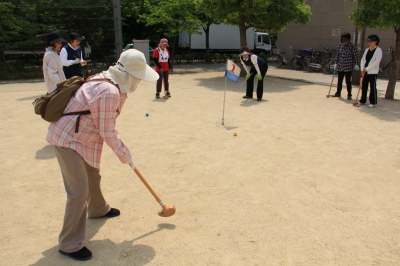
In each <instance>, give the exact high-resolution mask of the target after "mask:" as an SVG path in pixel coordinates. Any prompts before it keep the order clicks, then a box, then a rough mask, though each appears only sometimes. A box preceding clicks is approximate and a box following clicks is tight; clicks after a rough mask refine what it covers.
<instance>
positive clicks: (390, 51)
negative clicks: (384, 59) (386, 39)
mask: <svg viewBox="0 0 400 266" xmlns="http://www.w3.org/2000/svg"><path fill="white" fill-rule="evenodd" d="M386 52H387V53H391V56H392V59H391V60H390V62H389V63H388V64H387V65H386V66H381V67H380V68H379V72H380V73H382V72H383V70H385V69H387V70H388V74H389V76H390V74H391V73H392V66H393V62H394V50H393V47H392V46H390V48H389V49H387V50H386ZM397 79H399V80H400V69H399V74H398V75H397Z"/></svg>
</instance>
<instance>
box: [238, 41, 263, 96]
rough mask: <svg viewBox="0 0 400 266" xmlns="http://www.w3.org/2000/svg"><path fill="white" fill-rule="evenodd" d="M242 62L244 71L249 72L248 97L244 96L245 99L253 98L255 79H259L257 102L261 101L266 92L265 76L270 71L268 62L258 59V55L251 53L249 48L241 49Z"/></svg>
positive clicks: (247, 76) (247, 77)
mask: <svg viewBox="0 0 400 266" xmlns="http://www.w3.org/2000/svg"><path fill="white" fill-rule="evenodd" d="M239 52H240V61H241V62H242V65H243V67H244V69H245V70H246V72H247V75H246V79H247V88H246V95H245V96H243V98H244V99H249V98H253V90H254V88H253V87H254V77H255V76H256V77H257V80H258V83H257V101H261V99H262V96H263V92H264V76H265V74H266V73H267V70H268V64H267V62H266V61H265V60H264V59H262V58H261V57H258V56H257V55H255V54H253V53H251V50H250V48H249V47H247V46H243V47H242V48H240V51H239Z"/></svg>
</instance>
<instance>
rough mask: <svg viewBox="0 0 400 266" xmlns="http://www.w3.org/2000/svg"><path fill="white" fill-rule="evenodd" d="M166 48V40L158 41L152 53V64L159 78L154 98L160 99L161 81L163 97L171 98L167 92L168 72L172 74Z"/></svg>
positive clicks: (169, 57)
mask: <svg viewBox="0 0 400 266" xmlns="http://www.w3.org/2000/svg"><path fill="white" fill-rule="evenodd" d="M167 47H168V40H167V39H165V38H163V39H161V40H160V43H159V44H158V47H157V48H156V49H154V52H153V60H154V64H155V65H156V71H157V73H158V75H159V76H160V78H159V79H158V81H157V86H156V98H160V93H161V87H162V82H163V80H164V91H165V96H167V97H171V93H170V92H169V81H168V74H169V72H172V66H171V55H170V53H169V51H168V49H167Z"/></svg>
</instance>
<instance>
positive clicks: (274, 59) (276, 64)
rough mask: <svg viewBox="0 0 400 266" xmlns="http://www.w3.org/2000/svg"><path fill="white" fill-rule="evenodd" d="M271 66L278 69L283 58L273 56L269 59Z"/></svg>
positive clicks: (276, 55)
mask: <svg viewBox="0 0 400 266" xmlns="http://www.w3.org/2000/svg"><path fill="white" fill-rule="evenodd" d="M270 60H271V62H272V65H273V66H274V67H276V68H280V67H281V66H282V65H283V58H282V56H281V55H278V54H274V55H272V56H271V57H270Z"/></svg>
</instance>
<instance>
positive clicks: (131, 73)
mask: <svg viewBox="0 0 400 266" xmlns="http://www.w3.org/2000/svg"><path fill="white" fill-rule="evenodd" d="M158 78H159V76H158V74H157V73H156V72H155V71H154V70H153V69H152V68H151V67H150V66H148V65H147V63H146V59H145V57H144V54H143V53H141V52H140V51H138V50H135V49H130V50H128V51H125V52H123V53H122V54H121V56H120V58H119V60H118V62H117V64H116V65H115V66H111V67H110V68H109V69H108V70H107V71H104V72H102V73H100V74H98V75H95V76H93V77H91V78H90V79H91V80H98V82H88V83H84V84H83V85H82V87H81V88H79V89H78V90H77V92H76V94H75V96H73V97H72V98H71V100H70V101H69V103H68V105H67V107H66V109H65V111H64V112H65V113H71V112H81V111H88V114H87V115H82V116H79V115H76V116H74V115H72V116H63V117H61V118H60V119H59V120H58V121H57V122H53V123H51V124H50V126H49V131H48V135H47V141H48V142H49V143H50V144H51V145H53V147H54V151H55V154H56V156H57V159H58V163H59V165H60V169H61V173H62V176H63V180H64V186H65V190H66V192H67V202H66V208H65V216H64V224H63V227H62V230H61V233H60V235H59V252H60V253H61V254H63V255H66V256H69V257H71V258H72V259H75V260H88V259H90V258H91V257H92V252H91V251H90V250H89V249H87V248H86V247H85V246H84V245H83V244H82V242H83V240H84V238H85V227H86V218H87V216H88V217H89V218H111V217H115V216H118V215H120V211H119V210H118V209H115V208H111V207H110V205H109V204H108V203H107V202H106V201H105V199H104V197H103V194H102V192H101V189H100V180H101V176H100V158H101V153H102V149H103V143H104V142H106V143H107V145H108V146H109V147H110V148H111V149H112V150H113V151H114V153H115V154H116V155H117V156H118V158H119V160H120V161H121V162H122V163H126V164H129V166H130V167H131V168H132V169H134V168H135V166H134V163H133V159H132V155H131V152H130V151H129V149H128V147H126V146H125V144H124V143H123V142H122V141H121V139H120V137H119V134H118V131H117V130H116V129H115V125H116V119H117V117H118V116H119V115H120V113H121V111H122V107H123V106H124V103H125V100H126V99H127V97H128V93H131V92H133V91H135V89H136V87H137V86H138V84H139V82H140V81H141V80H147V81H156V80H157V79H158ZM78 119H80V122H79V125H80V126H79V127H78V128H77V127H76V122H77V120H78Z"/></svg>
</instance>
